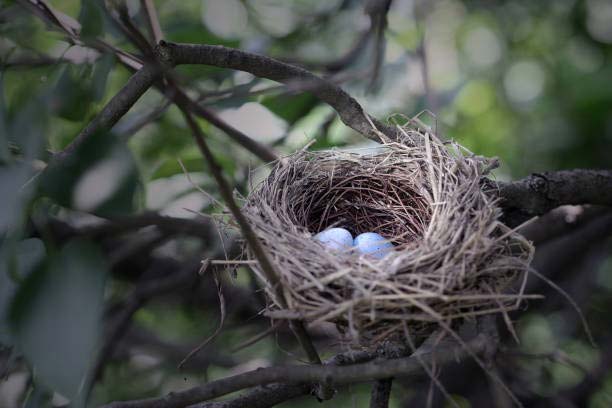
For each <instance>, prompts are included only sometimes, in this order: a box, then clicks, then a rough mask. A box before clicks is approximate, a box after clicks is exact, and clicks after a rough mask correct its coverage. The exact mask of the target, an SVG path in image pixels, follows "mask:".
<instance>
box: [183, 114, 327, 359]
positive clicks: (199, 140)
mask: <svg viewBox="0 0 612 408" xmlns="http://www.w3.org/2000/svg"><path fill="white" fill-rule="evenodd" d="M181 110H182V112H183V115H184V117H185V120H186V121H187V124H188V126H189V128H190V129H191V132H192V134H193V137H194V139H195V141H196V144H197V145H198V147H199V149H200V152H201V153H202V155H203V156H204V159H205V160H206V163H207V164H208V167H209V169H210V172H211V173H212V175H213V177H214V178H215V181H216V182H217V185H218V186H219V192H220V194H221V197H223V200H224V201H225V203H226V205H227V207H228V208H229V210H230V212H231V213H232V216H233V217H234V219H235V220H236V222H237V223H238V225H239V227H240V230H241V231H242V235H243V236H244V238H245V239H246V241H247V243H248V244H249V246H250V248H251V250H252V251H253V253H254V254H255V256H256V258H257V260H258V261H259V265H260V266H261V269H262V270H263V271H264V273H265V274H266V279H267V280H268V282H269V284H270V285H271V286H272V287H273V288H274V290H275V291H276V297H277V299H278V301H279V302H281V303H282V304H285V300H284V294H283V293H282V290H281V286H280V280H279V277H278V274H277V273H276V271H275V270H274V266H273V265H272V263H271V262H270V260H269V258H268V255H267V254H266V252H265V250H264V249H263V247H262V246H261V244H260V243H259V240H258V239H257V236H256V235H255V233H254V232H253V229H252V228H251V225H250V224H249V222H248V221H247V219H246V218H245V217H244V215H243V214H242V211H240V208H239V207H238V204H236V201H235V200H234V196H233V193H232V189H231V188H230V186H229V184H228V183H227V181H226V180H225V178H224V177H223V174H222V169H221V167H220V166H219V164H218V163H217V161H216V160H215V157H214V156H213V154H212V152H211V151H210V149H209V148H208V144H207V143H206V140H205V138H204V134H203V132H202V130H201V129H200V127H199V126H198V124H197V123H196V122H195V120H194V119H193V117H192V115H191V113H190V112H189V111H188V110H187V107H185V106H181ZM292 329H293V330H294V332H295V334H296V337H297V339H298V341H299V343H300V345H301V346H302V348H303V349H304V350H305V351H306V355H307V356H308V359H309V360H310V362H311V363H315V364H321V358H320V357H319V354H318V353H317V351H316V349H315V348H314V346H313V345H312V342H311V340H310V338H309V337H308V334H307V333H306V330H305V329H304V326H303V325H302V324H301V323H300V322H295V324H293V325H292Z"/></svg>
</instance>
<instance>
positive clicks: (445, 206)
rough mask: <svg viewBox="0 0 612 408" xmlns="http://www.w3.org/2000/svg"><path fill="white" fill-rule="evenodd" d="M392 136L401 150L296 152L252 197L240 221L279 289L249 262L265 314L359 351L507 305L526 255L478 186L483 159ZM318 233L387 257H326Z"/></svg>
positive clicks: (424, 139)
mask: <svg viewBox="0 0 612 408" xmlns="http://www.w3.org/2000/svg"><path fill="white" fill-rule="evenodd" d="M398 129H399V130H400V131H401V132H402V134H403V135H404V136H405V137H406V140H405V141H404V142H405V143H391V142H388V143H383V144H381V145H380V146H379V147H377V148H374V149H368V150H364V151H361V152H359V151H357V152H355V151H350V152H349V151H338V150H330V151H318V152H309V151H305V150H302V151H299V152H297V153H295V154H293V155H290V156H288V157H286V158H284V159H282V160H280V161H278V162H276V163H275V164H274V167H273V169H272V171H271V173H270V175H269V176H268V177H267V178H266V179H265V180H264V181H263V182H261V183H260V184H259V185H257V186H255V187H254V188H253V190H252V192H251V193H250V194H249V196H248V198H247V199H246V203H245V205H244V207H243V212H244V214H245V216H246V217H247V219H248V221H249V222H250V224H251V226H252V229H253V230H254V232H255V234H256V235H257V237H258V238H259V240H260V242H261V244H262V245H263V247H264V249H265V251H266V253H267V255H268V257H269V259H270V261H271V263H272V267H273V269H274V273H275V274H276V275H277V277H278V280H279V283H278V285H279V286H280V288H278V287H277V288H275V287H273V285H272V283H271V282H269V281H268V280H267V279H266V278H265V277H266V276H269V275H266V273H265V271H262V269H261V266H260V264H259V263H258V262H253V269H254V271H255V273H256V274H257V275H258V276H259V277H260V278H261V279H262V281H263V282H264V286H265V289H266V293H267V295H268V296H267V297H268V299H269V304H268V309H267V311H266V312H267V314H268V315H269V316H270V317H272V318H275V319H302V320H304V321H306V322H309V323H321V322H332V323H334V324H335V325H336V326H337V327H338V329H340V331H341V332H342V333H344V335H345V338H347V339H349V340H351V341H353V342H355V341H356V342H358V343H360V344H371V343H374V342H377V341H381V340H385V339H391V338H398V337H401V336H402V335H403V334H405V333H407V332H408V333H410V335H411V336H415V337H421V336H425V335H428V334H429V333H431V332H432V331H433V330H434V329H435V328H436V327H438V326H439V325H440V324H442V325H443V326H444V327H456V323H459V322H461V321H463V320H465V319H467V318H471V317H474V316H477V315H483V314H491V313H500V312H501V313H506V312H508V311H510V310H513V309H516V308H517V307H518V306H519V304H520V302H521V300H522V299H523V298H524V297H525V295H524V293H523V288H524V282H525V280H526V275H527V270H528V265H529V262H530V260H531V257H532V253H533V247H532V246H531V244H530V243H529V242H528V241H526V240H525V239H524V238H523V237H522V236H521V235H519V234H518V233H516V232H515V231H514V230H511V229H509V228H508V227H506V226H505V225H504V224H502V223H501V222H500V221H499V217H500V215H501V210H500V208H499V207H498V206H497V203H496V200H495V199H494V198H492V195H491V194H487V193H486V192H484V191H483V189H482V187H481V180H482V178H483V176H484V175H486V173H487V172H488V169H489V168H490V167H491V164H492V161H491V160H488V159H485V158H482V157H477V156H474V155H473V154H471V153H470V152H468V151H467V150H466V149H464V148H462V147H461V146H459V145H458V144H456V143H442V142H441V141H439V140H438V139H437V138H436V137H435V135H433V134H432V133H430V132H429V131H426V130H423V129H420V128H408V127H398ZM330 227H343V228H346V229H348V230H349V231H350V232H351V233H352V234H353V235H356V234H359V233H363V232H367V231H373V232H377V233H379V234H381V235H382V236H383V237H385V238H386V239H387V240H389V241H390V242H392V243H393V244H394V246H395V248H394V250H393V251H392V253H391V254H388V255H387V256H385V257H384V258H383V259H375V258H372V257H369V256H367V255H361V256H360V255H358V254H357V253H355V252H354V251H340V252H338V251H330V249H329V248H327V247H325V246H324V245H323V244H322V243H321V242H319V241H317V240H315V239H313V236H314V235H315V234H317V233H318V232H320V231H323V230H325V229H326V228H330ZM247 253H248V255H249V256H250V257H252V254H251V253H250V251H247ZM278 289H280V290H278ZM280 297H282V299H281V298H280Z"/></svg>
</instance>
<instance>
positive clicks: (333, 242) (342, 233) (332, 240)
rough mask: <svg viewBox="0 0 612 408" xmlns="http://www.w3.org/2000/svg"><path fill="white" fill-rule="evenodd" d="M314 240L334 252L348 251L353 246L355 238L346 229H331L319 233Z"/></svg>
mask: <svg viewBox="0 0 612 408" xmlns="http://www.w3.org/2000/svg"><path fill="white" fill-rule="evenodd" d="M314 239H316V240H317V241H319V242H321V243H322V244H323V245H325V246H326V247H327V248H329V249H331V250H334V251H348V250H349V249H350V248H351V247H352V246H353V236H352V235H351V233H350V232H349V231H348V230H346V229H344V228H329V229H326V230H325V231H321V232H319V233H318V234H317V235H315V236H314Z"/></svg>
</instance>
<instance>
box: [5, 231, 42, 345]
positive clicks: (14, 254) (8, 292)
mask: <svg viewBox="0 0 612 408" xmlns="http://www.w3.org/2000/svg"><path fill="white" fill-rule="evenodd" d="M44 257H45V245H44V244H43V242H42V241H41V240H39V239H38V238H30V239H26V240H23V241H19V242H11V241H8V240H5V241H4V242H3V245H2V248H1V249H0V343H2V344H5V345H9V344H12V343H13V342H12V339H11V336H10V331H9V328H8V322H7V318H8V309H9V306H10V304H11V300H12V299H13V296H14V295H15V291H16V290H17V284H18V283H19V282H20V281H22V280H24V279H26V278H27V277H28V276H30V274H31V273H32V272H33V271H34V270H35V269H36V268H37V267H38V266H39V265H40V263H41V262H42V260H43V259H44Z"/></svg>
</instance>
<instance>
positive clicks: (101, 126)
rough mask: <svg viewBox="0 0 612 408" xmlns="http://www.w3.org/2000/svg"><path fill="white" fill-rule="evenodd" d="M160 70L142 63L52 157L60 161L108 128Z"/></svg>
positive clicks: (128, 108)
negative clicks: (81, 128) (101, 107)
mask: <svg viewBox="0 0 612 408" xmlns="http://www.w3.org/2000/svg"><path fill="white" fill-rule="evenodd" d="M161 72H162V70H161V67H159V66H158V65H156V64H148V65H144V66H143V67H142V68H141V69H140V70H138V71H136V73H135V74H134V75H132V76H131V77H130V79H129V80H128V82H127V83H126V84H125V85H124V86H123V88H121V90H120V91H119V92H118V93H117V94H116V95H115V96H113V98H112V99H111V100H110V101H109V102H108V103H107V104H106V106H104V108H103V109H102V111H101V112H100V113H99V114H98V115H97V116H96V117H95V118H94V119H93V120H92V121H91V122H89V124H88V125H87V126H86V127H85V129H83V130H82V131H81V133H79V135H78V136H77V137H76V138H75V139H74V140H73V141H72V142H70V144H69V145H68V146H67V147H66V148H65V149H64V150H62V151H61V152H58V153H57V154H55V156H54V159H56V160H57V161H61V160H63V159H65V158H66V157H67V156H69V155H70V154H71V153H72V152H73V151H74V150H75V149H76V148H77V147H78V146H79V145H80V144H81V143H83V141H85V139H87V138H89V137H90V136H91V135H93V134H94V133H96V132H103V131H107V130H110V129H111V128H112V127H113V125H114V124H115V123H117V121H118V120H119V119H121V117H122V116H123V115H125V114H126V113H127V111H128V110H130V108H131V107H132V105H134V104H135V103H136V101H137V100H138V98H140V97H141V96H142V95H143V94H144V93H145V92H146V91H147V89H149V88H150V87H151V85H153V82H155V80H156V79H158V78H159V76H160V74H161Z"/></svg>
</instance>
